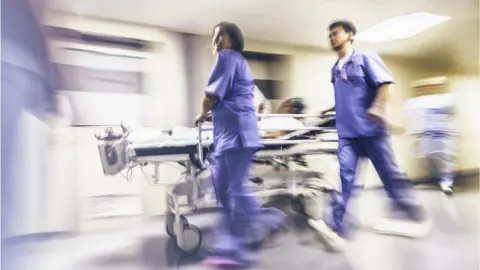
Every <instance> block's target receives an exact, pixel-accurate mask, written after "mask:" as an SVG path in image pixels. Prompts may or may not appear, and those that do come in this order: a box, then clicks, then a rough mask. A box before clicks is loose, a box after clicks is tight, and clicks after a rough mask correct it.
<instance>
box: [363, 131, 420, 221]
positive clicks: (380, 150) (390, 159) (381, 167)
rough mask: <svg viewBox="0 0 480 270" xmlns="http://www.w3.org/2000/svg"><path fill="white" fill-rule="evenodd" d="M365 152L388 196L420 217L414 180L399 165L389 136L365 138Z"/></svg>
mask: <svg viewBox="0 0 480 270" xmlns="http://www.w3.org/2000/svg"><path fill="white" fill-rule="evenodd" d="M363 140H364V147H365V153H366V154H367V156H368V158H369V159H370V160H371V162H372V164H373V166H374V167H375V170H376V171H377V173H378V176H379V177H380V180H381V181H382V183H383V185H384V188H385V190H386V192H387V194H388V196H389V197H390V198H391V199H392V200H393V201H394V203H395V204H396V206H398V207H399V208H401V209H402V210H404V211H406V212H407V213H408V214H409V215H411V217H412V218H418V214H419V213H418V209H419V204H418V202H417V200H416V199H415V198H414V196H413V194H412V181H411V180H410V179H409V178H408V177H407V176H406V175H405V173H403V172H402V171H401V170H400V168H399V167H398V165H397V163H396V161H395V157H394V154H393V149H392V147H391V145H390V142H389V140H388V137H386V136H378V137H370V138H365V139H363Z"/></svg>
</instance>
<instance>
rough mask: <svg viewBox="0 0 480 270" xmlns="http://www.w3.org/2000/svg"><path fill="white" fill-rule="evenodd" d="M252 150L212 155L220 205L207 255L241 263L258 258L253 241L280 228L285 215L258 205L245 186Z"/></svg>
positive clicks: (254, 150)
mask: <svg viewBox="0 0 480 270" xmlns="http://www.w3.org/2000/svg"><path fill="white" fill-rule="evenodd" d="M255 152H256V149H252V148H236V149H231V150H227V151H225V152H222V153H221V154H219V155H217V156H216V157H215V160H214V167H213V172H212V175H213V178H214V179H213V181H214V185H215V191H216V195H217V199H218V200H219V202H220V203H221V204H222V206H223V207H222V212H221V213H222V214H221V217H220V221H219V223H218V224H217V228H216V239H215V241H214V243H213V246H212V249H211V252H210V253H211V256H219V257H226V258H228V259H232V260H234V261H236V262H238V263H239V264H244V265H250V264H253V263H255V262H256V261H257V260H258V252H257V250H256V249H257V248H258V246H259V245H257V244H258V243H261V241H262V240H264V239H265V237H267V236H268V235H269V234H270V233H271V232H272V231H275V230H278V229H280V228H281V227H283V226H284V223H285V218H286V214H284V213H283V212H281V211H280V210H278V209H275V208H262V206H261V204H260V203H259V201H258V200H257V198H256V197H255V195H254V194H253V192H252V190H250V189H249V188H248V186H247V184H248V182H247V181H248V179H249V173H250V168H251V165H252V158H253V156H254V154H255Z"/></svg>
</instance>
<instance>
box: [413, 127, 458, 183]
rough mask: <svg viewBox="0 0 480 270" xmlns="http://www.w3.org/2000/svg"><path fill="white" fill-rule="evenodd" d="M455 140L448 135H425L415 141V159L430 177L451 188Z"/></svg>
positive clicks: (454, 166) (454, 165)
mask: <svg viewBox="0 0 480 270" xmlns="http://www.w3.org/2000/svg"><path fill="white" fill-rule="evenodd" d="M454 141H455V138H454V137H453V136H451V135H448V134H441V133H438V132H437V133H434V132H432V133H427V134H425V135H424V136H422V137H420V138H418V140H417V145H416V146H417V151H418V153H417V157H419V158H421V159H422V160H423V161H424V162H425V163H426V165H427V169H428V171H429V172H430V174H431V175H433V176H436V177H439V180H440V181H439V182H440V185H446V186H450V187H452V186H453V178H454V170H455V168H456V164H455V147H454V145H455V143H454Z"/></svg>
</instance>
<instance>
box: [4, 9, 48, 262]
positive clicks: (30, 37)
mask: <svg viewBox="0 0 480 270" xmlns="http://www.w3.org/2000/svg"><path fill="white" fill-rule="evenodd" d="M45 4H46V1H45V0H30V1H28V0H2V11H1V12H2V14H1V17H2V26H1V27H2V33H1V36H2V39H1V40H2V41H1V42H2V56H1V65H2V69H1V73H2V85H1V106H0V108H1V125H2V126H1V149H2V156H1V163H2V167H1V184H2V187H1V190H2V193H1V196H0V197H1V207H2V209H1V213H2V221H1V222H2V226H1V227H2V228H1V229H2V253H1V255H2V256H1V260H0V261H1V267H0V268H1V269H5V270H10V269H11V270H13V269H27V268H31V267H32V265H29V266H28V267H27V266H26V265H22V264H23V263H24V261H22V260H18V259H17V260H13V259H12V258H21V255H20V254H9V250H10V249H9V248H8V246H7V245H4V240H5V239H6V238H9V237H11V236H16V235H17V233H18V231H17V230H16V229H17V228H18V225H20V224H18V223H19V222H21V220H20V221H19V217H20V219H21V218H23V217H25V216H28V215H26V214H25V211H23V210H22V209H23V207H22V205H21V204H22V203H24V201H25V200H27V199H23V200H22V199H19V198H24V197H25V193H24V192H25V190H26V189H28V188H30V186H31V182H30V181H32V180H31V179H25V178H21V177H18V175H19V174H18V168H19V167H18V164H16V163H15V155H16V151H19V150H18V148H16V147H15V146H18V143H19V141H18V138H19V137H20V136H19V134H18V132H19V129H20V128H19V127H20V123H21V122H20V121H21V116H22V112H28V113H29V114H31V115H34V116H35V117H36V118H38V119H41V120H43V121H46V120H47V116H49V115H51V114H52V113H55V112H56V95H55V91H54V90H55V82H56V81H55V76H54V74H55V73H54V70H55V69H54V67H53V65H52V63H51V62H50V60H49V53H48V44H47V39H46V37H45V36H44V34H43V30H42V24H41V23H40V21H41V19H42V11H43V10H44V9H43V8H44V6H45ZM32 136H35V134H33V135H32ZM27 151H28V150H27ZM27 155H28V153H27ZM36 162H37V163H38V164H36V165H39V166H42V165H43V164H41V162H42V161H40V160H36ZM27 169H28V168H27ZM16 223H17V224H16ZM13 250H14V252H15V253H21V252H25V251H24V250H22V249H18V248H15V247H14V248H13ZM12 255H13V256H12ZM25 263H26V262H25Z"/></svg>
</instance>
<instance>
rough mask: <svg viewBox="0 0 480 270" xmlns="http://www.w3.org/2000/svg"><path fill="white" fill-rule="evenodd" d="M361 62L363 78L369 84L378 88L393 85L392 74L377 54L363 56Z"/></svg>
mask: <svg viewBox="0 0 480 270" xmlns="http://www.w3.org/2000/svg"><path fill="white" fill-rule="evenodd" d="M363 61H364V62H363V63H364V66H365V73H366V74H365V76H366V79H367V81H368V83H369V84H371V85H372V86H374V87H375V88H378V87H380V86H381V85H382V84H386V83H395V81H394V80H393V77H392V74H391V73H390V71H389V70H388V68H387V66H386V65H385V63H384V62H383V60H382V58H381V57H380V55H378V53H370V54H365V55H364V57H363Z"/></svg>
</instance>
